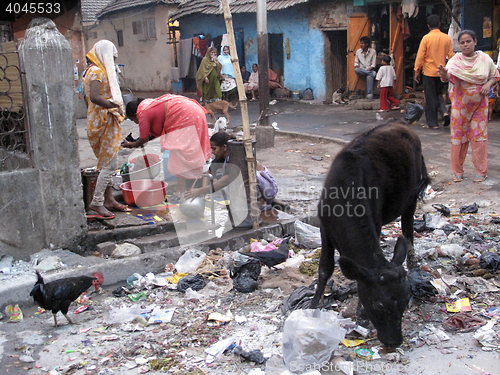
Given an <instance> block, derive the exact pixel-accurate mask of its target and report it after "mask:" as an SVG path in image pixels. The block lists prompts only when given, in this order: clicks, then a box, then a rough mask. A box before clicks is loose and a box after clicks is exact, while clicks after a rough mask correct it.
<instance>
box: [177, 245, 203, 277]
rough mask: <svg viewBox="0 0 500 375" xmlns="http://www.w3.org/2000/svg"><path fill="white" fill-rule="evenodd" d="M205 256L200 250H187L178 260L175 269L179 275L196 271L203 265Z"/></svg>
mask: <svg viewBox="0 0 500 375" xmlns="http://www.w3.org/2000/svg"><path fill="white" fill-rule="evenodd" d="M206 256H207V254H205V253H204V252H203V251H201V250H196V249H188V250H186V252H185V253H184V254H183V255H182V256H181V257H180V258H179V260H178V261H177V263H175V269H176V270H177V272H179V273H191V272H194V271H196V269H197V268H198V267H199V266H200V264H201V263H203V260H205V257H206Z"/></svg>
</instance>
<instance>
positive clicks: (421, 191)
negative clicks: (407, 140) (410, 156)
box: [417, 155, 431, 201]
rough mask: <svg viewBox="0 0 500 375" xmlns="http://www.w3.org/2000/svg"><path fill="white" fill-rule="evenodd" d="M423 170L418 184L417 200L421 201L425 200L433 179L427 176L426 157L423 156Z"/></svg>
mask: <svg viewBox="0 0 500 375" xmlns="http://www.w3.org/2000/svg"><path fill="white" fill-rule="evenodd" d="M421 168H422V170H421V171H420V180H419V181H418V184H417V198H418V199H420V200H422V201H423V200H424V196H425V190H426V189H427V186H428V185H429V184H430V183H431V178H430V177H429V175H428V174H427V167H426V166H425V160H424V156H423V155H422V164H421Z"/></svg>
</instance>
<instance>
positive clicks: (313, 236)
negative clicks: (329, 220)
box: [293, 220, 321, 249]
mask: <svg viewBox="0 0 500 375" xmlns="http://www.w3.org/2000/svg"><path fill="white" fill-rule="evenodd" d="M293 226H294V227H295V240H296V243H297V245H302V246H304V247H307V248H311V249H314V248H317V247H320V246H321V232H320V229H319V228H318V227H315V226H313V225H309V224H306V223H303V222H302V221H300V220H295V222H294V223H293Z"/></svg>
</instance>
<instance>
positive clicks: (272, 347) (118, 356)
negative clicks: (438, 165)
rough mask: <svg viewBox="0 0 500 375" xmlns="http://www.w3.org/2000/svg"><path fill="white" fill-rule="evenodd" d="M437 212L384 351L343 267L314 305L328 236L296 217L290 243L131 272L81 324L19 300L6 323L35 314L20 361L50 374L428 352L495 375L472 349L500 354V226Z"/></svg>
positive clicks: (423, 235)
mask: <svg viewBox="0 0 500 375" xmlns="http://www.w3.org/2000/svg"><path fill="white" fill-rule="evenodd" d="M435 208H436V211H437V212H432V213H425V214H424V215H422V217H418V218H417V219H416V221H415V229H416V235H415V243H414V247H415V250H416V255H417V258H418V260H419V263H420V268H418V269H415V270H410V271H409V273H408V278H409V281H410V285H411V290H412V294H413V298H412V300H411V301H410V305H409V307H408V309H407V311H406V313H405V317H404V319H403V334H404V339H405V341H404V343H403V344H402V345H401V346H400V347H399V348H397V349H388V348H385V347H383V346H382V345H381V344H380V342H379V341H378V340H377V338H376V331H375V330H374V329H366V328H363V327H361V326H358V325H357V324H356V319H355V310H356V305H357V297H356V290H357V289H356V283H354V282H352V281H350V280H347V279H345V278H344V276H343V275H342V274H341V272H340V270H339V268H338V267H336V269H335V272H334V274H333V276H332V279H333V281H334V282H333V283H332V282H329V283H328V285H327V292H328V293H329V295H327V296H325V299H324V301H325V305H326V306H328V309H326V310H321V311H320V310H310V309H308V304H309V303H310V300H311V299H312V296H313V295H314V290H315V286H314V279H315V278H316V277H317V267H318V262H319V253H320V236H319V229H318V228H315V227H312V226H310V225H308V224H305V223H302V222H300V221H298V220H297V222H296V223H295V233H294V236H293V238H291V236H285V237H284V238H276V237H274V236H273V235H268V237H267V238H266V239H255V240H252V241H251V243H249V244H248V245H246V246H245V247H244V248H242V249H239V250H237V251H223V250H221V249H215V250H211V251H210V252H209V253H208V254H207V253H205V252H202V251H200V250H197V249H195V248H189V249H186V251H185V253H184V255H183V256H182V257H181V258H180V259H179V260H178V261H177V263H175V264H167V265H165V267H164V272H162V273H160V274H152V273H149V274H146V275H140V274H133V275H131V276H130V277H129V278H128V279H127V282H126V284H125V285H120V286H118V287H116V288H114V289H113V288H112V289H109V290H106V291H105V292H104V294H102V295H98V296H87V298H82V299H81V300H79V301H77V306H73V307H72V308H71V309H70V313H71V314H72V313H73V312H75V313H77V312H78V313H79V314H81V316H80V319H79V320H77V321H78V322H79V323H80V326H66V328H63V329H59V330H58V331H53V327H52V322H53V320H52V316H51V314H46V313H44V312H43V311H41V310H39V311H38V312H37V313H36V314H35V316H27V315H26V314H25V315H24V317H23V314H22V312H21V311H20V309H19V307H18V306H11V307H10V309H9V310H8V311H6V313H7V316H6V318H5V319H4V321H5V320H7V319H9V320H12V321H17V322H22V321H23V320H24V321H26V320H27V319H33V323H32V324H31V325H32V326H33V327H35V328H33V327H32V328H31V329H39V327H40V325H41V326H42V331H41V332H44V333H43V334H42V335H45V336H43V339H42V342H43V345H44V350H43V351H40V353H39V356H40V358H39V359H37V360H36V361H35V359H33V358H35V357H36V356H30V355H29V354H30V350H32V349H30V348H29V346H28V348H24V349H23V350H25V353H23V355H22V356H20V361H22V362H25V363H28V364H29V363H31V362H33V363H34V365H35V366H36V368H37V369H39V370H40V372H39V373H42V372H43V371H45V372H44V373H47V371H50V372H49V373H50V375H55V374H60V373H67V374H71V373H75V374H84V373H85V374H103V375H104V374H113V373H116V374H118V373H148V372H159V373H161V372H168V373H172V374H241V373H245V374H252V375H256V374H282V373H283V374H287V372H286V371H290V372H288V374H290V373H297V374H301V373H306V372H311V371H312V370H319V369H325V367H321V366H325V364H326V363H328V364H329V367H328V368H329V369H333V370H336V371H339V372H338V373H344V374H349V375H350V374H355V373H370V371H375V372H376V371H379V372H386V373H391V371H399V373H400V372H401V371H406V372H407V373H415V372H416V371H417V367H415V368H413V367H412V366H416V363H420V364H419V365H418V366H421V361H422V359H421V358H423V357H425V356H423V355H420V354H418V353H419V351H420V350H424V349H425V348H427V349H428V350H432V351H433V352H436V351H437V352H438V353H439V355H440V356H442V355H447V354H453V355H454V356H453V359H454V360H456V361H462V362H463V361H465V365H467V366H470V368H471V369H474V370H476V371H479V372H481V371H483V373H485V372H484V371H485V370H483V369H481V366H479V365H478V364H473V363H472V362H470V365H469V364H468V363H469V362H468V361H469V360H468V358H469V357H466V356H472V357H470V358H473V357H474V356H476V357H477V356H478V354H477V352H485V351H498V350H500V339H499V335H498V328H497V325H496V323H497V320H498V317H499V313H500V308H499V307H500V296H499V293H498V291H499V288H500V282H499V278H498V272H499V267H500V257H499V255H498V251H497V250H498V244H499V240H498V223H500V220H499V218H498V216H497V215H494V214H482V213H477V212H476V213H471V212H468V213H463V214H460V213H458V212H456V213H454V212H453V211H456V209H455V207H446V206H443V207H441V206H440V205H436V207H435ZM446 208H448V209H449V210H450V212H448V211H447V210H446ZM476 208H477V209H478V210H480V209H481V205H479V207H477V205H476ZM467 210H469V211H474V210H475V208H474V207H472V208H467ZM447 215H449V216H447ZM399 235H401V226H400V223H399V222H395V223H392V224H390V225H387V226H385V227H384V228H383V233H382V236H381V244H382V247H383V249H384V251H385V252H386V256H387V258H389V259H390V258H391V257H392V252H393V248H394V244H395V242H396V239H397V237H398V236H399ZM89 297H90V299H89ZM78 302H79V303H78ZM82 306H85V307H82ZM327 328H328V329H327ZM467 334H469V336H466V335H467ZM467 338H470V339H471V340H470V341H466V342H465V343H464V340H466V339H467ZM461 353H462V354H461ZM467 353H468V354H467ZM472 353H475V354H472ZM21 357H22V360H21ZM497 357H498V354H497V355H496V356H495V358H497ZM450 358H451V357H450ZM418 361H420V362H418ZM450 361H452V359H450ZM56 367H57V368H56ZM54 368H56V370H54ZM377 369H378V370H377ZM54 371H55V372H54ZM127 371H131V372H127ZM313 373H314V372H313ZM395 373H398V372H395ZM314 374H319V372H318V373H314Z"/></svg>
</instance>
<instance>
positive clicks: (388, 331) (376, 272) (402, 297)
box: [339, 237, 410, 347]
mask: <svg viewBox="0 0 500 375" xmlns="http://www.w3.org/2000/svg"><path fill="white" fill-rule="evenodd" d="M407 252H408V242H407V240H406V239H405V238H404V237H399V238H398V241H397V242H396V247H395V248H394V257H393V258H392V260H391V262H390V263H387V264H386V265H385V266H384V267H383V268H379V269H371V268H365V267H361V266H359V265H357V264H355V263H354V262H353V261H352V260H350V259H349V258H346V257H341V258H340V259H339V264H340V268H341V269H342V273H343V274H344V275H345V276H346V277H347V278H349V279H352V280H357V281H358V296H359V299H360V301H361V303H362V304H363V307H364V309H365V310H366V313H367V315H368V318H369V319H370V321H371V322H372V323H373V325H374V326H375V328H376V329H377V333H378V339H379V340H380V342H381V343H382V344H384V345H386V346H389V347H396V346H398V345H401V343H402V342H403V334H402V332H401V319H402V318H403V313H404V311H405V309H406V306H407V305H408V301H409V300H410V288H409V285H408V281H407V280H406V271H405V270H404V268H403V266H402V264H403V262H404V260H405V258H406V254H407Z"/></svg>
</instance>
